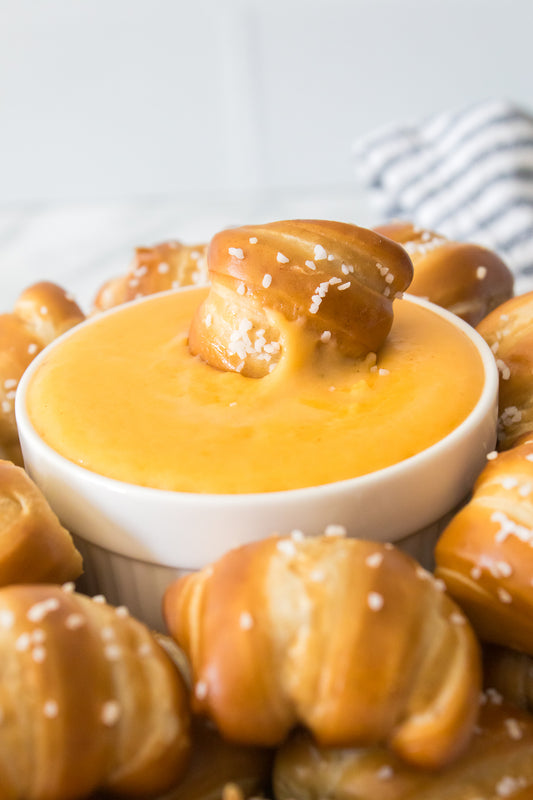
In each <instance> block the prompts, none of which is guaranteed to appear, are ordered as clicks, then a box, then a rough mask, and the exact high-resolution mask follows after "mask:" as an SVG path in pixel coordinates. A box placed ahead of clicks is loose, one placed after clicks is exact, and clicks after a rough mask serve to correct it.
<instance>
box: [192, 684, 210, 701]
mask: <svg viewBox="0 0 533 800" xmlns="http://www.w3.org/2000/svg"><path fill="white" fill-rule="evenodd" d="M207 692H208V686H207V683H206V682H205V681H198V682H197V683H196V684H195V687H194V694H195V696H196V698H197V699H198V700H205V698H206V697H207Z"/></svg>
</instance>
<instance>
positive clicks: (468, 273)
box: [375, 222, 513, 325]
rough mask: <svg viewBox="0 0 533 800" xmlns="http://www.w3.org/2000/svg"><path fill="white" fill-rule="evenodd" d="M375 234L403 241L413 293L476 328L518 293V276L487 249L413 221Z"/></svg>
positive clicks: (380, 228) (392, 224)
mask: <svg viewBox="0 0 533 800" xmlns="http://www.w3.org/2000/svg"><path fill="white" fill-rule="evenodd" d="M375 230H377V231H379V232H380V233H382V234H383V235H384V236H388V237H390V238H391V239H393V240H394V241H395V242H399V243H400V244H401V245H403V247H404V248H405V249H406V251H407V252H408V253H409V255H410V256H411V260H412V262H413V266H414V275H413V280H412V283H411V286H410V287H409V291H410V292H411V294H414V295H417V296H418V297H425V298H427V299H428V300H430V301H431V302H432V303H435V304H436V305H438V306H442V307H443V308H446V309H448V311H451V312H452V313H454V314H457V316H458V317H461V318H462V319H464V320H465V322H468V323H469V324H470V325H477V324H478V322H480V320H482V319H483V317H485V316H486V315H487V314H488V313H489V311H491V310H492V309H493V308H495V307H496V306H498V305H499V304H500V303H503V302H504V300H507V299H508V298H509V297H511V296H512V294H513V275H512V272H511V271H510V270H509V268H508V267H507V265H506V264H505V263H504V262H503V261H502V259H501V258H500V257H499V256H498V255H497V254H496V253H494V252H493V251H492V250H488V249H487V248H486V247H482V246H481V245H478V244H472V243H471V242H454V241H451V240H449V239H446V238H445V237H444V236H441V235H440V234H438V233H434V232H433V231H428V230H424V229H423V228H417V227H415V226H414V225H412V224H411V223H408V222H391V223H389V224H388V225H380V226H378V227H377V228H376V229H375Z"/></svg>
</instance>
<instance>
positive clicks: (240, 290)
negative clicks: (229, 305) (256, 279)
mask: <svg viewBox="0 0 533 800" xmlns="http://www.w3.org/2000/svg"><path fill="white" fill-rule="evenodd" d="M245 291H246V286H245V285H244V283H239V285H238V286H237V294H240V295H243V294H244V293H245Z"/></svg>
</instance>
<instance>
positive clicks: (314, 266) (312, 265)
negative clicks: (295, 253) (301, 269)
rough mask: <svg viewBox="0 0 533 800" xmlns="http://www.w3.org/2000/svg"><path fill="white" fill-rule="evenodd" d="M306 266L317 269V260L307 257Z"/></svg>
mask: <svg viewBox="0 0 533 800" xmlns="http://www.w3.org/2000/svg"><path fill="white" fill-rule="evenodd" d="M305 266H306V267H309V269H316V264H315V262H314V261H310V260H309V259H307V261H306V262H305Z"/></svg>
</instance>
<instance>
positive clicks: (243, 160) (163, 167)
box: [0, 0, 533, 309]
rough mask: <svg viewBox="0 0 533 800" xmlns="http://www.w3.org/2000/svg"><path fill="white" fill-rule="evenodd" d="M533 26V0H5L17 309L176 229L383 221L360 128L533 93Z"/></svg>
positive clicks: (4, 155)
mask: <svg viewBox="0 0 533 800" xmlns="http://www.w3.org/2000/svg"><path fill="white" fill-rule="evenodd" d="M532 30H533V2H532V0H506V2H502V0H401V1H400V0H188V2H183V0H0V309H5V308H8V307H9V305H10V304H11V302H12V300H13V299H14V297H15V295H16V293H17V291H18V290H19V289H20V288H22V287H23V285H25V284H26V283H28V282H29V281H30V280H34V279H38V278H43V277H44V278H51V279H57V280H58V281H60V282H63V283H65V284H66V285H67V288H69V289H71V290H74V291H79V292H80V293H81V294H82V295H83V298H84V299H86V298H89V296H90V295H91V294H93V293H94V292H93V290H95V289H96V288H97V285H98V284H99V282H100V280H101V278H102V277H107V276H108V275H110V274H114V273H115V272H116V271H117V270H118V271H122V270H123V269H125V267H126V266H127V263H128V261H129V259H130V257H131V252H132V250H133V247H134V246H135V245H138V244H150V243H152V242H154V241H157V240H158V239H160V238H165V237H172V238H182V239H185V240H191V239H195V238H206V237H207V236H209V235H210V234H211V233H212V232H214V230H216V228H217V227H220V226H222V225H225V224H237V223H239V222H247V221H250V222H251V221H267V220H268V219H269V218H280V217H283V216H311V215H312V216H324V217H337V218H339V219H350V220H352V221H355V222H360V223H362V224H365V223H366V222H368V221H369V217H370V211H369V210H368V208H367V206H366V200H365V197H364V194H363V193H362V192H361V191H360V189H359V188H358V187H357V186H356V185H355V181H354V171H353V163H352V160H351V159H352V157H351V150H350V148H351V143H352V142H353V140H354V139H355V138H356V137H357V136H359V135H361V134H364V133H366V132H368V131H371V130H373V129H375V128H376V127H378V126H381V125H383V124H386V123H389V122H396V121H397V122H401V121H418V120H421V119H423V118H424V117H425V116H426V115H429V114H431V113H434V112H439V111H443V110H447V109H450V108H455V107H460V106H463V105H465V104H468V103H470V102H473V101H479V100H483V99H486V98H487V99H488V98H507V99H510V100H514V101H515V102H518V103H520V104H523V105H525V106H527V107H528V108H533V80H532V75H533V69H532V67H533V58H532V56H531V53H532V46H531V36H532V34H531V31H532Z"/></svg>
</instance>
